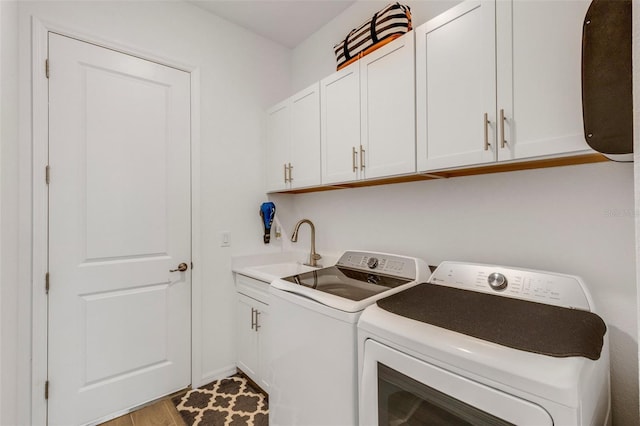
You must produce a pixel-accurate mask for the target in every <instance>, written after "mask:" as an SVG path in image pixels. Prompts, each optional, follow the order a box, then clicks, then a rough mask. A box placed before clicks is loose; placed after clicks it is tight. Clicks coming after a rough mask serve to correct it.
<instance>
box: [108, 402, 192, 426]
mask: <svg viewBox="0 0 640 426" xmlns="http://www.w3.org/2000/svg"><path fill="white" fill-rule="evenodd" d="M101 426H185V423H184V421H183V420H182V417H180V414H179V413H178V410H176V407H175V406H174V405H173V403H172V402H171V399H170V398H165V399H163V400H160V401H158V402H155V403H153V404H151V405H147V406H146V407H143V408H141V409H139V410H136V411H134V412H132V413H129V414H125V415H124V416H120V417H117V418H115V419H113V420H110V421H108V422H106V423H102V425H101Z"/></svg>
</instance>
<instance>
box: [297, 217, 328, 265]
mask: <svg viewBox="0 0 640 426" xmlns="http://www.w3.org/2000/svg"><path fill="white" fill-rule="evenodd" d="M303 223H308V224H309V226H310V227H311V253H310V254H309V263H305V265H307V266H316V267H317V266H320V265H318V260H319V259H322V256H320V255H319V254H318V253H316V227H315V226H313V222H311V221H310V220H309V219H302V220H300V221H298V223H296V226H295V227H294V228H293V234H292V235H291V242H293V243H297V242H298V231H299V230H300V225H302V224H303Z"/></svg>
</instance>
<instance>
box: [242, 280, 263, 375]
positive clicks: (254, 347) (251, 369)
mask: <svg viewBox="0 0 640 426" xmlns="http://www.w3.org/2000/svg"><path fill="white" fill-rule="evenodd" d="M256 303H258V302H256V301H255V300H253V299H251V298H249V297H247V296H245V295H244V294H240V293H238V304H237V311H236V335H237V342H238V343H237V350H238V358H237V362H238V368H240V369H241V370H242V371H244V372H245V374H247V375H248V376H249V377H250V378H251V379H252V380H253V381H255V382H257V381H258V380H259V379H258V378H259V375H258V372H259V364H258V333H257V332H256V331H255V329H254V328H253V327H252V324H253V323H254V321H255V313H254V309H255V304H256Z"/></svg>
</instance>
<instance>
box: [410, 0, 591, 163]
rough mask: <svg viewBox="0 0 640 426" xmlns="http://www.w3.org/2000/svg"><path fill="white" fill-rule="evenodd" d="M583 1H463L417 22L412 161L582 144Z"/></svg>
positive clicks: (477, 159)
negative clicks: (415, 145) (414, 129)
mask: <svg viewBox="0 0 640 426" xmlns="http://www.w3.org/2000/svg"><path fill="white" fill-rule="evenodd" d="M587 7H588V2H587V1H582V0H578V1H537V0H516V1H497V2H496V1H478V0H474V1H465V2H464V3H461V4H460V5H458V6H456V7H454V8H452V9H451V10H449V11H447V12H445V13H444V14H442V15H440V16H438V17H436V18H435V19H433V20H431V21H429V22H427V23H426V24H424V25H422V26H420V27H418V28H417V29H416V96H417V98H416V111H417V154H418V159H417V163H418V170H420V171H426V170H437V169H442V168H453V167H461V166H467V165H473V164H482V163H489V162H493V161H496V160H499V161H503V160H515V159H522V158H532V157H538V156H548V155H557V154H565V153H574V152H578V151H588V146H587V144H586V143H585V142H584V138H583V136H582V115H581V114H582V103H581V89H580V63H581V61H580V54H581V53H580V52H581V35H582V21H583V19H584V15H585V12H586V10H587Z"/></svg>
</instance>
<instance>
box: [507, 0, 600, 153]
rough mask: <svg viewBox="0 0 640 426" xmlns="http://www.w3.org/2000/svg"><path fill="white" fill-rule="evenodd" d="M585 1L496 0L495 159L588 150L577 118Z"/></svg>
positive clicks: (580, 109)
mask: <svg viewBox="0 0 640 426" xmlns="http://www.w3.org/2000/svg"><path fill="white" fill-rule="evenodd" d="M589 4H590V1H588V0H587V1H585V0H572V1H540V0H538V1H534V0H526V1H524V0H515V1H498V2H497V4H496V16H497V40H496V41H497V52H498V56H497V64H498V69H497V81H498V121H499V119H500V110H504V140H505V142H504V143H503V142H502V136H501V134H502V132H499V135H498V137H499V139H498V143H499V147H500V149H499V151H498V160H511V159H520V158H530V157H536V156H542V155H552V154H562V153H571V152H576V151H586V150H589V146H588V145H587V143H586V142H585V140H584V130H583V123H582V86H581V74H582V72H581V63H582V60H581V55H582V53H581V52H582V27H583V22H584V17H585V14H586V13H587V9H588V8H589Z"/></svg>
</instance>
